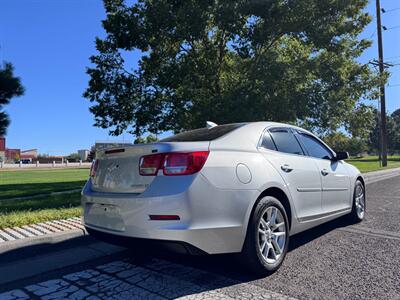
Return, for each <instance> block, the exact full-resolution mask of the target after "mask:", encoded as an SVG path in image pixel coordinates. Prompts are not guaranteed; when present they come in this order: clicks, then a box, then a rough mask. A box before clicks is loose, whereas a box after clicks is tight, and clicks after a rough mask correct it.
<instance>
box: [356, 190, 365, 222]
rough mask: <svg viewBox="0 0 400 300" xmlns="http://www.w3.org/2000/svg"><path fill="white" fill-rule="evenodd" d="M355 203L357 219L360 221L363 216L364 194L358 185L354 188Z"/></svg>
mask: <svg viewBox="0 0 400 300" xmlns="http://www.w3.org/2000/svg"><path fill="white" fill-rule="evenodd" d="M355 202H356V203H355V204H356V213H357V217H358V218H359V219H360V220H362V219H363V218H364V214H365V193H364V188H363V186H362V185H361V184H358V185H357V187H356V198H355Z"/></svg>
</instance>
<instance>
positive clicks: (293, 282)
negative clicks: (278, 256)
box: [0, 177, 400, 299]
mask: <svg viewBox="0 0 400 300" xmlns="http://www.w3.org/2000/svg"><path fill="white" fill-rule="evenodd" d="M367 197H368V198H367V215H366V219H365V220H364V221H363V222H362V223H360V224H357V225H350V224H347V223H346V222H345V221H344V220H343V219H340V220H336V221H333V222H330V223H327V224H324V225H322V226H319V227H318V228H314V229H312V230H309V231H307V232H304V233H301V234H299V235H296V236H294V237H292V238H291V241H290V251H289V253H288V254H287V257H286V260H285V262H284V264H283V265H282V267H281V268H280V269H279V270H278V271H277V272H276V273H274V274H273V275H270V276H268V277H264V278H256V277H254V276H252V275H250V274H248V273H246V272H245V271H244V270H243V269H242V268H241V267H240V266H239V264H238V263H237V259H236V257H235V256H233V255H218V256H205V257H189V256H180V255H173V254H170V253H159V254H157V256H154V255H152V256H148V257H138V256H135V255H133V254H132V253H131V252H125V253H122V254H120V255H118V256H117V257H116V256H113V257H107V258H105V259H102V260H99V261H92V262H90V263H86V264H83V265H78V266H73V267H69V268H65V269H62V270H60V271H56V272H51V273H48V274H42V275H40V276H36V277H33V278H30V279H27V280H24V281H21V282H14V283H12V284H10V285H9V290H7V288H5V287H0V291H2V292H0V299H28V298H36V299H37V298H43V299H60V298H69V299H135V298H136V299H165V298H178V297H181V298H183V299H288V298H289V297H293V298H298V299H400V177H396V178H392V179H388V180H385V181H380V182H377V183H372V184H369V185H368V186H367ZM6 290H7V291H6Z"/></svg>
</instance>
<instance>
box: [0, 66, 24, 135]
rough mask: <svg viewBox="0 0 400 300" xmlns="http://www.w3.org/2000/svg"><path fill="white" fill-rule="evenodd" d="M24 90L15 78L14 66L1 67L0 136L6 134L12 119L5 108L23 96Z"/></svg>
mask: <svg viewBox="0 0 400 300" xmlns="http://www.w3.org/2000/svg"><path fill="white" fill-rule="evenodd" d="M23 93H24V88H23V86H22V85H21V81H20V79H19V78H18V77H15V76H14V68H13V66H12V64H10V63H5V64H3V65H0V136H1V135H4V134H6V131H7V127H8V125H9V124H10V119H9V117H8V115H7V113H6V112H4V111H3V106H4V105H6V104H9V103H10V101H11V99H12V98H14V97H17V96H21V95H23Z"/></svg>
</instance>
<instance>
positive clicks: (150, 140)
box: [134, 134, 158, 144]
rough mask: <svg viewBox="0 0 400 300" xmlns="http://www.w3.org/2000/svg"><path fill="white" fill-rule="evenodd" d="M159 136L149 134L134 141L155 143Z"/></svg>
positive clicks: (137, 142) (136, 142)
mask: <svg viewBox="0 0 400 300" xmlns="http://www.w3.org/2000/svg"><path fill="white" fill-rule="evenodd" d="M157 141H158V138H157V137H156V136H154V135H152V134H149V135H148V136H146V137H145V138H143V137H137V138H136V139H135V141H134V143H135V144H148V143H154V142H157Z"/></svg>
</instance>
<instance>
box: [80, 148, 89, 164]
mask: <svg viewBox="0 0 400 300" xmlns="http://www.w3.org/2000/svg"><path fill="white" fill-rule="evenodd" d="M89 153H90V151H89V150H87V149H82V150H78V154H79V159H80V160H81V161H87V159H88V156H89Z"/></svg>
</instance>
